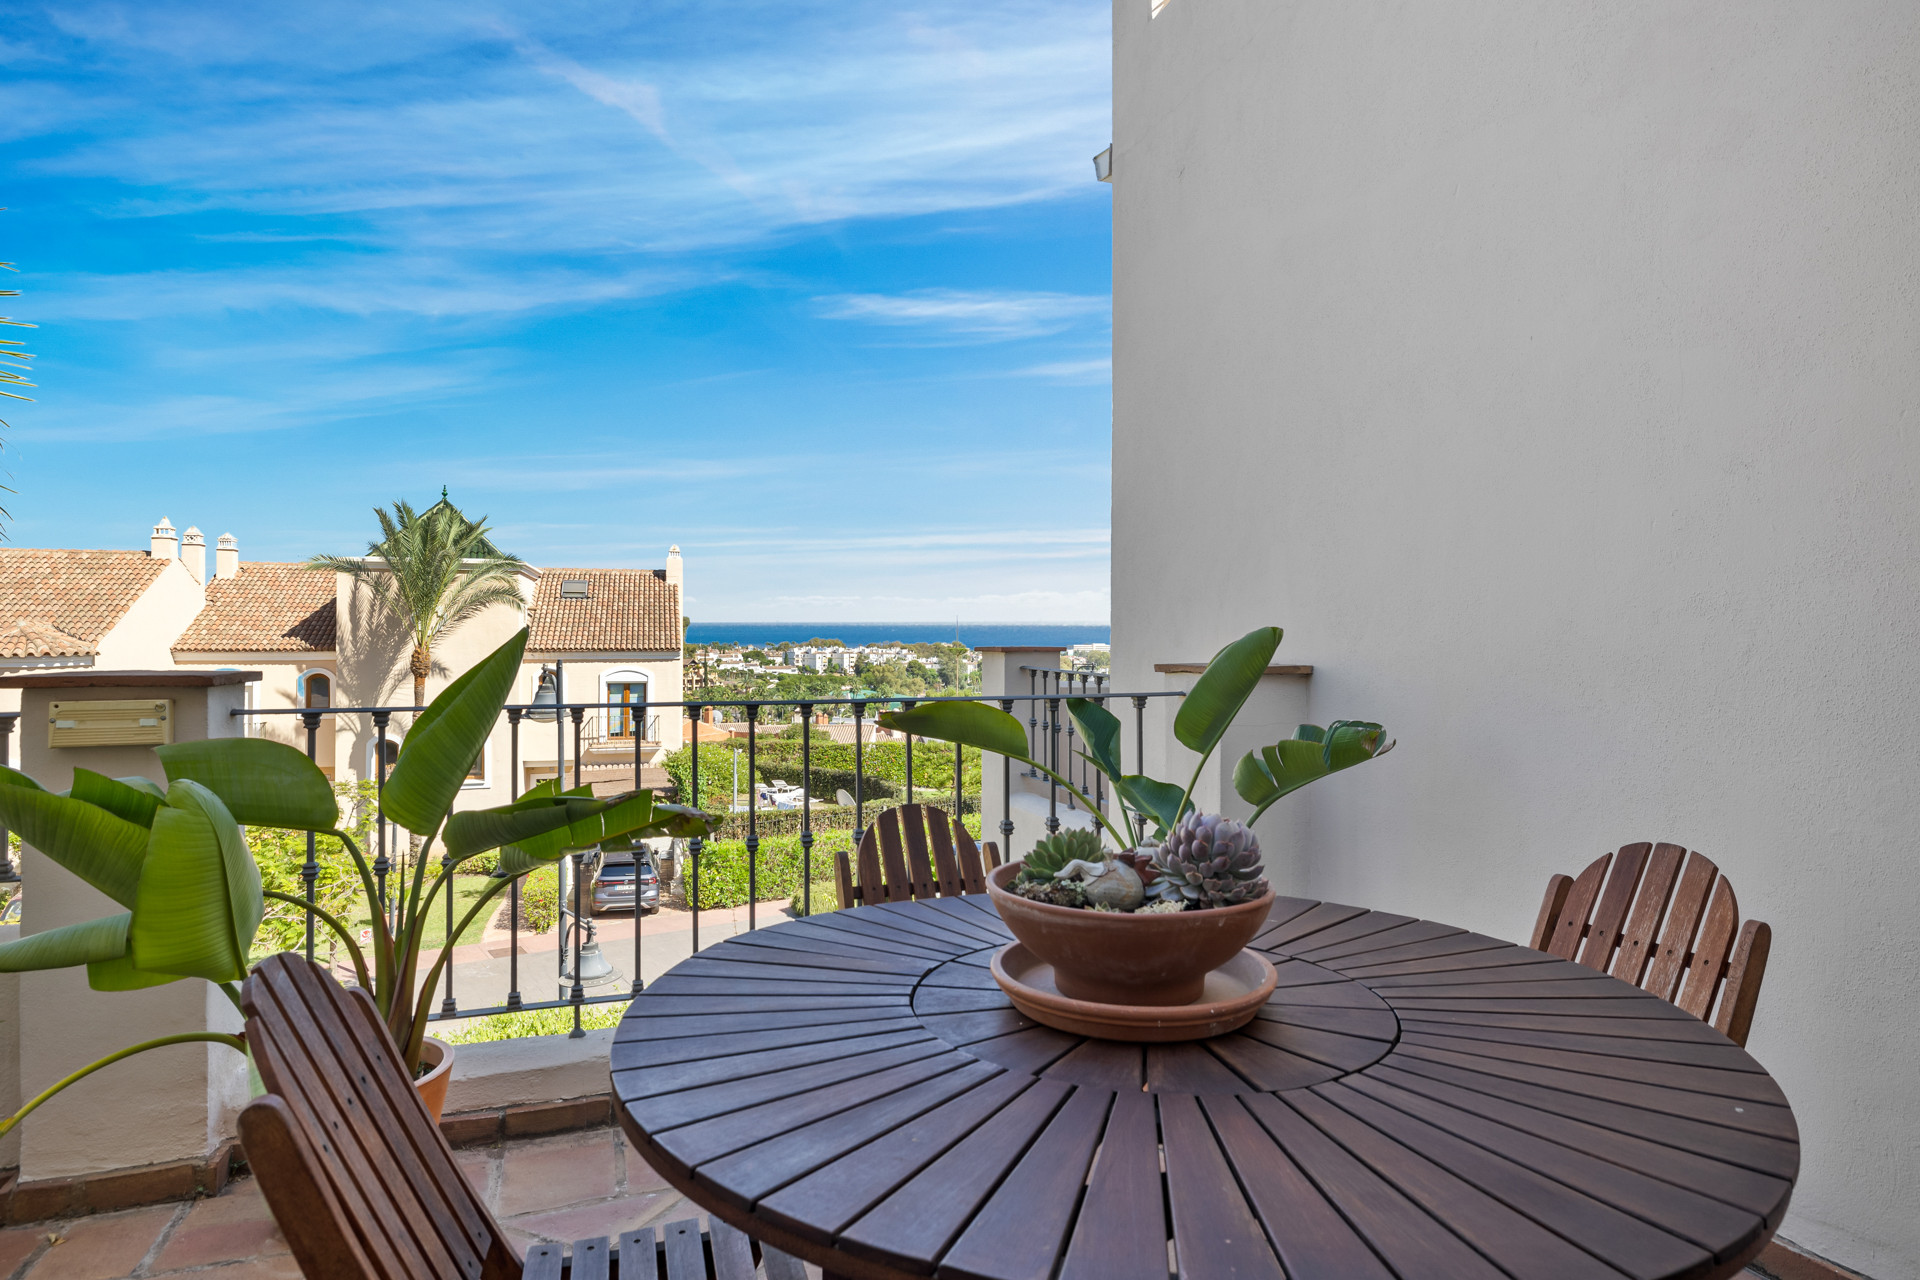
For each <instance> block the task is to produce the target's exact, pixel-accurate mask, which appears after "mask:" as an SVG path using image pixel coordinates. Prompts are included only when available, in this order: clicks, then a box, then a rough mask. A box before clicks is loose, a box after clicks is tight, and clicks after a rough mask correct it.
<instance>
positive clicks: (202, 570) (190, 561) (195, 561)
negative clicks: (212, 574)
mask: <svg viewBox="0 0 1920 1280" xmlns="http://www.w3.org/2000/svg"><path fill="white" fill-rule="evenodd" d="M180 560H181V562H182V563H184V564H185V565H186V566H187V572H188V573H190V574H192V575H193V580H194V581H195V582H198V583H200V584H201V585H203V586H204V585H205V584H206V581H207V535H206V534H204V533H202V532H200V530H199V527H198V526H196V525H188V526H187V531H186V532H185V533H183V534H181V535H180Z"/></svg>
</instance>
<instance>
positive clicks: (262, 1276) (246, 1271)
mask: <svg viewBox="0 0 1920 1280" xmlns="http://www.w3.org/2000/svg"><path fill="white" fill-rule="evenodd" d="M148 1274H149V1275H161V1274H163V1273H162V1272H159V1271H153V1272H149V1273H148ZM176 1274H181V1275H183V1277H184V1276H192V1277H193V1280H301V1276H300V1265H299V1264H298V1263H296V1262H295V1261H294V1260H293V1256H292V1255H291V1254H284V1253H283V1254H281V1255H280V1256H279V1257H277V1258H255V1259H253V1260H252V1261H249V1262H233V1263H228V1264H227V1265H226V1266H223V1267H208V1268H206V1269H205V1270H202V1271H189V1272H184V1273H176Z"/></svg>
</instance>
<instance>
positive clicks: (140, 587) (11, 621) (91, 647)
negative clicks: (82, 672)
mask: <svg viewBox="0 0 1920 1280" xmlns="http://www.w3.org/2000/svg"><path fill="white" fill-rule="evenodd" d="M166 563H167V562H166V561H165V560H156V559H154V558H153V557H151V556H149V555H148V554H147V553H146V552H144V551H59V550H51V549H44V548H37V547H0V658H50V657H86V656H89V655H92V654H97V653H99V652H100V637H102V636H104V635H106V634H107V632H108V631H110V630H112V629H113V624H114V623H116V622H118V621H120V619H121V618H123V617H125V616H126V612H127V610H128V609H129V608H131V607H132V606H133V602H134V601H136V600H138V599H139V598H140V595H141V593H142V592H144V591H145V590H146V589H147V588H148V587H149V586H151V585H152V584H153V580H154V579H155V578H158V577H159V576H160V574H161V572H162V571H163V570H164V569H165V568H166Z"/></svg>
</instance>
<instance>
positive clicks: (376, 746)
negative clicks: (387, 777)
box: [367, 737, 400, 778]
mask: <svg viewBox="0 0 1920 1280" xmlns="http://www.w3.org/2000/svg"><path fill="white" fill-rule="evenodd" d="M383 747H384V748H385V754H386V757H387V772H388V773H392V772H393V766H394V765H395V764H397V763H399V761H400V740H399V739H398V738H391V737H390V738H388V739H387V740H386V741H385V742H382V741H380V739H378V738H375V739H374V740H373V741H372V742H369V743H368V744H367V777H369V778H378V777H379V776H380V756H381V749H382V748H383Z"/></svg>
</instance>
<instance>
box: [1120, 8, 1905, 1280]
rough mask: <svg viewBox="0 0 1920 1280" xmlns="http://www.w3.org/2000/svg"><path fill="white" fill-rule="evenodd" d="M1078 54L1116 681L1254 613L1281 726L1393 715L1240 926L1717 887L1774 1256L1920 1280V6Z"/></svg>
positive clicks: (1262, 36) (1226, 19)
mask: <svg viewBox="0 0 1920 1280" xmlns="http://www.w3.org/2000/svg"><path fill="white" fill-rule="evenodd" d="M1113 31H1114V76H1115V87H1114V136H1113V153H1112V164H1113V168H1112V173H1113V198H1114V249H1113V261H1114V353H1113V354H1114V361H1113V364H1114V441H1113V486H1114V499H1113V565H1114V570H1113V637H1114V665H1115V673H1116V675H1115V683H1116V686H1117V687H1119V688H1122V689H1127V688H1148V687H1157V685H1158V683H1159V682H1160V681H1161V680H1165V679H1171V678H1173V677H1171V676H1169V675H1167V674H1166V673H1162V672H1156V670H1155V666H1156V664H1163V665H1164V664H1173V663H1188V662H1196V661H1204V660H1205V659H1206V658H1207V657H1208V656H1209V655H1210V654H1212V653H1213V652H1214V650H1215V648H1217V647H1218V646H1219V645H1220V644H1221V643H1222V642H1223V641H1225V640H1227V639H1229V638H1231V637H1233V636H1237V635H1239V634H1241V633H1243V632H1244V631H1246V630H1248V629H1250V628H1251V627H1253V626H1256V625H1259V624H1264V623H1279V624H1281V625H1284V626H1285V627H1286V630H1287V636H1286V641H1285V644H1284V646H1283V648H1282V650H1281V655H1280V658H1279V659H1278V660H1279V661H1281V662H1287V663H1305V664H1311V665H1312V667H1313V674H1312V676H1311V678H1310V679H1307V680H1304V681H1302V680H1299V679H1295V680H1294V681H1293V684H1292V686H1290V687H1289V688H1291V689H1294V690H1297V692H1289V690H1288V689H1278V690H1277V691H1276V692H1275V693H1274V694H1273V695H1272V696H1271V701H1272V702H1273V704H1274V705H1275V706H1276V707H1278V706H1281V705H1282V704H1287V705H1288V707H1289V708H1293V707H1295V706H1296V704H1297V710H1298V713H1299V718H1300V719H1302V720H1312V721H1322V722H1324V721H1325V720H1327V719H1329V718H1335V717H1343V716H1346V717H1354V716H1358V717H1366V718H1370V719H1377V720H1381V721H1384V722H1386V723H1387V724H1388V725H1389V727H1390V728H1391V730H1392V731H1393V733H1394V735H1395V736H1396V737H1397V738H1398V739H1399V744H1400V745H1399V749H1398V750H1397V751H1396V752H1395V753H1394V754H1393V755H1392V756H1391V757H1389V758H1388V759H1387V760H1384V761H1382V762H1381V763H1380V764H1378V765H1376V766H1369V767H1368V768H1366V769H1364V770H1356V771H1354V772H1353V773H1351V774H1343V775H1342V776H1340V777H1337V778H1333V779H1330V780H1328V781H1326V782H1323V783H1320V784H1319V785H1316V786H1314V787H1312V788H1310V789H1308V790H1307V791H1306V792H1303V793H1302V794H1301V795H1300V796H1298V797H1295V798H1293V799H1290V800H1288V801H1286V802H1284V803H1285V804H1287V805H1290V806H1293V815H1294V816H1292V817H1290V818H1286V819H1283V821H1282V824H1281V827H1280V829H1281V830H1282V831H1284V832H1285V833H1286V845H1287V847H1288V849H1289V850H1290V852H1289V854H1288V856H1287V858H1286V865H1285V868H1284V874H1283V875H1282V876H1281V881H1280V883H1279V884H1278V885H1277V886H1276V887H1277V888H1279V889H1280V890H1281V891H1282V892H1291V893H1302V894H1308V895H1311V896H1314V897H1325V898H1331V899H1335V900H1340V901H1346V902H1353V903H1360V904H1365V905H1369V906H1374V907H1381V908H1387V909H1390V910H1394V911H1401V912H1406V913H1408V914H1411V915H1418V916H1426V917H1431V918H1436V919H1441V920H1445V921H1447V922H1449V923H1452V924H1457V925H1461V926H1466V927H1470V928H1474V929H1478V930H1480V931H1482V932H1485V933H1488V934H1492V935H1495V936H1498V937H1504V938H1518V939H1522V940H1524V939H1525V938H1526V937H1527V933H1528V929H1529V927H1530V925H1531V924H1532V921H1533V917H1534V913H1535V911H1536V909H1537V907H1538V903H1539V898H1540V893H1541V891H1542V887H1543V885H1544V883H1545V881H1546V879H1547V877H1548V875H1549V874H1550V873H1553V872H1557V871H1567V872H1572V871H1577V870H1578V869H1579V868H1581V867H1582V866H1584V865H1585V864H1586V863H1587V862H1588V861H1589V860H1590V859H1592V858H1593V857H1594V856H1596V855H1597V854H1599V853H1600V852H1602V851H1603V850H1607V849H1611V848H1617V847H1619V846H1621V845H1623V844H1625V843H1627V842H1629V841H1634V840H1646V839H1665V840H1671V841H1674V842H1677V843H1680V844H1683V845H1685V846H1687V847H1689V848H1698V849H1700V850H1702V851H1703V852H1705V853H1706V854H1708V855H1709V856H1711V857H1713V858H1714V859H1715V860H1717V861H1718V862H1719V863H1720V865H1721V867H1722V868H1723V869H1724V870H1725V871H1726V872H1727V873H1728V874H1729V876H1730V877H1731V879H1732V881H1733V883H1734V885H1735V886H1736V888H1737V889H1738V892H1739V895H1740V906H1741V909H1742V913H1743V915H1745V916H1748V917H1753V918H1758V919H1762V920H1766V921H1768V922H1770V923H1771V924H1772V926H1773V929H1774V948H1773V956H1772V965H1771V968H1770V969H1769V970H1768V973H1767V977H1766V986H1765V990H1764V992H1763V994H1762V995H1761V998H1760V1005H1759V1011H1758V1016H1757V1017H1756V1019H1755V1021H1754V1024H1753V1033H1752V1040H1751V1044H1750V1048H1751V1051H1752V1052H1753V1054H1754V1055H1755V1056H1756V1057H1757V1058H1758V1059H1759V1060H1760V1061H1761V1062H1762V1063H1763V1064H1765V1066H1766V1067H1767V1068H1768V1069H1769V1070H1770V1071H1771V1072H1772V1073H1773V1074H1774V1075H1775V1077H1776V1078H1777V1079H1778V1080H1779V1082H1780V1083H1781V1085H1782V1086H1783V1087H1784V1089H1785V1090H1786V1093H1787V1096H1788V1097H1789V1099H1790V1100H1791V1101H1792V1103H1793V1106H1794V1109H1795V1113H1796V1115H1797V1118H1798V1122H1799V1126H1800V1132H1801V1138H1802V1142H1803V1144H1804V1145H1803V1149H1802V1157H1803V1165H1802V1176H1801V1179H1800V1182H1799V1184H1798V1188H1797V1191H1796V1193H1795V1195H1794V1198H1793V1204H1792V1209H1791V1212H1790V1214H1789V1216H1788V1218H1787V1221H1786V1224H1785V1226H1784V1227H1783V1228H1782V1235H1783V1236H1785V1237H1787V1238H1789V1239H1791V1240H1793V1241H1795V1242H1797V1243H1800V1244H1802V1245H1805V1246H1807V1247H1810V1248H1812V1249H1814V1250H1816V1251H1817V1252H1819V1253H1822V1254H1825V1255H1828V1256H1831V1257H1833V1258H1835V1259H1837V1260H1839V1261H1841V1262H1844V1263H1847V1264H1848V1265H1850V1266H1852V1267H1855V1268H1858V1269H1859V1270H1861V1271H1863V1272H1865V1273H1867V1274H1870V1275H1872V1276H1875V1277H1881V1278H1882V1280H1888V1278H1891V1277H1896V1276H1898V1277H1914V1276H1920V1215H1916V1214H1915V1212H1914V1206H1915V1203H1916V1190H1915V1188H1916V1186H1917V1185H1920V1183H1917V1182H1916V1177H1920V1069H1917V1068H1916V1063H1920V1019H1916V1018H1914V1017H1913V1016H1911V1014H1912V1009H1911V1006H1912V1002H1913V993H1914V992H1915V991H1916V990H1920V948H1916V947H1915V945H1914V943H1913V938H1914V936H1915V926H1914V921H1915V920H1916V918H1920V874H1916V865H1917V864H1916V860H1915V853H1914V847H1915V846H1914V841H1915V836H1914V833H1915V832H1916V831H1920V784H1916V781H1915V777H1916V772H1915V769H1916V766H1915V762H1916V761H1917V760H1920V674H1916V672H1920V664H1916V661H1915V642H1916V637H1920V497H1917V496H1916V484H1917V483H1920V421H1916V406H1920V289H1916V287H1915V281H1916V280H1920V214H1917V211H1920V6H1916V5H1914V4H1912V3H1910V2H1909V0H1859V2H1857V3H1823V4H1808V3H1786V2H1784V0H1742V2H1741V3H1732V2H1730V0H1689V2H1687V3H1660V4H1655V3H1646V2H1643V0H1634V2H1632V3H1625V4H1614V5H1588V4H1549V5H1536V4H1512V3H1505V4H1502V3H1494V4H1479V5H1457V4H1456V5H1399V6H1392V7H1390V8H1388V7H1382V6H1378V5H1368V4H1320V5H1302V4H1296V3H1290V2H1281V0H1166V3H1165V4H1164V5H1161V4H1159V3H1152V2H1150V0H1118V3H1116V4H1115V6H1114V18H1113ZM1195 512H1202V513H1204V518H1200V519H1195V518H1194V513H1195ZM1274 683H1275V684H1276V686H1280V685H1284V684H1285V683H1286V681H1285V679H1284V678H1281V677H1276V678H1275V680H1274ZM1263 696H1266V695H1263ZM1288 699H1293V700H1294V701H1293V703H1288V702H1287V700H1288ZM1274 719H1275V727H1276V728H1279V727H1280V721H1281V713H1280V712H1279V711H1276V712H1275V715H1274ZM1280 732H1282V733H1284V732H1285V729H1284V728H1280ZM1276 816H1279V811H1276ZM1267 821H1271V819H1269V820H1267ZM1288 822H1291V823H1292V824H1293V825H1291V826H1288V825H1286V824H1287V823H1288ZM1262 825H1263V827H1265V826H1266V825H1267V822H1266V821H1263V824H1262ZM1276 843H1277V842H1276Z"/></svg>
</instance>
